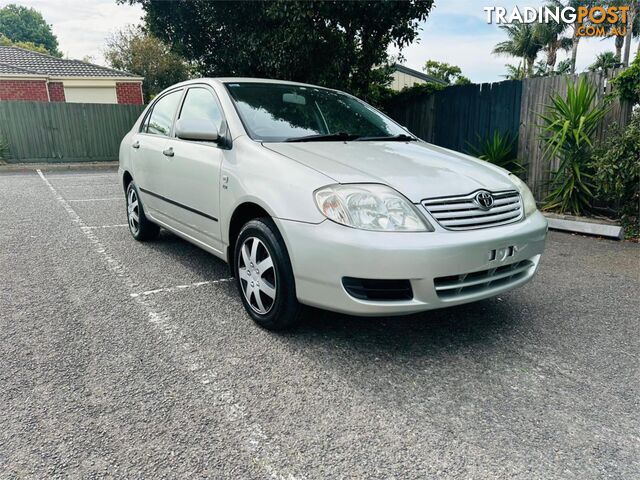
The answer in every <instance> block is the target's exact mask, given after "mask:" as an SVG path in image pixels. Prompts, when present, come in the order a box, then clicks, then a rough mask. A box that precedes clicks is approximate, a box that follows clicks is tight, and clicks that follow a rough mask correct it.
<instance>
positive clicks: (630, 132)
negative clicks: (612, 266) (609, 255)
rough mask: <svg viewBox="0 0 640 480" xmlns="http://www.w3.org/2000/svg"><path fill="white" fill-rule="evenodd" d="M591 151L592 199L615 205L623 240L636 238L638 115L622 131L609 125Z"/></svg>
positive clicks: (639, 227)
mask: <svg viewBox="0 0 640 480" xmlns="http://www.w3.org/2000/svg"><path fill="white" fill-rule="evenodd" d="M607 133H608V135H607V137H606V139H605V140H604V141H603V142H601V143H600V144H599V145H598V146H597V148H596V149H595V150H594V153H593V158H592V162H591V167H592V169H593V172H594V175H593V182H594V185H595V187H596V195H597V197H598V198H599V199H601V200H603V201H605V202H607V203H610V204H615V205H618V214H619V215H620V220H621V221H622V224H623V225H624V227H625V230H626V232H627V236H629V237H636V238H637V237H639V236H640V111H636V112H635V113H634V114H633V117H632V119H631V123H630V124H629V125H627V127H626V128H625V129H624V130H622V129H620V128H619V127H618V126H617V125H612V126H611V127H610V129H609V131H608V132H607Z"/></svg>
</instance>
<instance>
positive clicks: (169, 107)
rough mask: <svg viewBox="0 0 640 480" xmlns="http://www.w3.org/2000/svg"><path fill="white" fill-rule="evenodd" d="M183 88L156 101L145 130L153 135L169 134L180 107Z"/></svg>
mask: <svg viewBox="0 0 640 480" xmlns="http://www.w3.org/2000/svg"><path fill="white" fill-rule="evenodd" d="M181 96H182V90H178V91H176V92H171V93H169V94H167V95H165V96H164V97H162V98H161V99H160V100H158V101H157V102H156V104H155V105H154V106H153V110H152V111H151V115H150V116H149V120H148V123H146V125H144V127H143V131H144V132H145V133H150V134H152V135H165V136H169V133H170V132H171V125H173V117H174V115H175V113H176V109H177V108H178V103H179V102H180V97H181Z"/></svg>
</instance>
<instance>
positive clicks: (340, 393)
mask: <svg viewBox="0 0 640 480" xmlns="http://www.w3.org/2000/svg"><path fill="white" fill-rule="evenodd" d="M639 334H640V246H639V245H637V244H631V243H625V242H615V241H610V240H603V239H597V238H588V237H581V236H575V235H570V234H565V233H557V232H551V233H550V235H549V240H548V245H547V251H546V252H545V255H544V256H543V259H542V262H541V266H540V269H539V272H538V274H537V276H536V278H535V279H534V280H533V281H532V282H531V283H529V284H527V285H526V286H524V287H522V288H519V289H517V290H515V291H512V292H510V293H508V294H505V295H502V296H500V297H498V298H494V299H490V300H486V301H482V302H478V303H473V304H469V305H465V306H460V307H454V308H449V309H445V310H438V311H432V312H427V313H424V314H420V315H414V316H410V317H396V318H354V317H347V316H343V315H337V314H333V313H328V312H323V311H319V310H310V311H309V312H308V313H307V314H306V317H305V319H304V322H303V324H302V325H301V327H300V328H299V329H297V330H296V331H293V332H289V333H286V334H275V333H269V332H267V331H264V330H261V329H260V328H258V327H256V326H255V325H254V324H253V323H252V321H251V320H250V319H249V317H248V316H247V315H246V314H245V312H244V310H243V308H242V304H241V302H240V300H239V297H238V293H237V291H236V288H235V284H234V283H233V282H231V281H229V275H228V271H227V267H226V265H224V263H223V262H221V261H220V260H218V259H216V258H215V257H213V256H211V255H209V254H207V253H205V252H204V251H202V250H199V249H198V248H196V247H194V246H192V245H190V244H188V243H186V242H184V241H182V240H181V239H179V238H177V237H176V236H174V235H171V234H169V233H167V232H164V231H163V232H162V234H161V236H160V238H159V239H158V240H157V241H154V242H151V243H138V242H136V241H134V240H133V239H132V238H131V236H130V234H129V232H128V230H127V227H126V215H125V205H124V196H123V193H122V189H121V187H120V185H119V183H118V179H117V175H116V172H115V171H113V170H104V169H103V170H97V171H92V170H79V171H52V172H46V171H45V172H43V173H41V174H38V173H37V172H33V171H32V172H5V173H0V478H103V477H109V478H231V479H243V478H251V479H253V478H256V479H262V478H274V479H304V478H306V479H320V478H323V479H324V478H331V479H334V478H385V479H388V478H397V479H411V478H420V479H422V478H465V479H467V478H509V479H513V478H523V479H524V478H526V479H529V478H540V479H567V478H579V479H591V478H615V479H635V478H640V335H639Z"/></svg>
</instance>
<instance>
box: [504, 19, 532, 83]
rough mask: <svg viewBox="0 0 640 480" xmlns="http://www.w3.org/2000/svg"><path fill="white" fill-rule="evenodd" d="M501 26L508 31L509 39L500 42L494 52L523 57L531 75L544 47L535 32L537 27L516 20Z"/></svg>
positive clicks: (527, 74)
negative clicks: (539, 53)
mask: <svg viewBox="0 0 640 480" xmlns="http://www.w3.org/2000/svg"><path fill="white" fill-rule="evenodd" d="M500 28H501V29H502V30H504V31H505V32H507V35H508V37H509V40H505V41H504V42H500V43H498V44H497V45H496V46H495V48H494V49H493V53H497V54H498V55H510V56H512V57H518V58H522V60H523V61H524V71H525V72H526V76H531V74H532V73H533V64H534V63H535V61H536V57H537V56H538V52H540V50H541V49H542V44H541V43H540V39H539V38H538V36H537V35H536V33H535V27H534V26H533V25H532V24H529V23H518V22H516V23H512V24H510V25H502V26H500Z"/></svg>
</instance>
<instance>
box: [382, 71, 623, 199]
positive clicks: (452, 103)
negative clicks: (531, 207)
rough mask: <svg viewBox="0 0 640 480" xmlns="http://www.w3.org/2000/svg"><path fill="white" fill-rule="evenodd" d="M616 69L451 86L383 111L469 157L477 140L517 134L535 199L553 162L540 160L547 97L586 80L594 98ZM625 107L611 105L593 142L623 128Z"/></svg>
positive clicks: (541, 193) (600, 95) (545, 184)
mask: <svg viewBox="0 0 640 480" xmlns="http://www.w3.org/2000/svg"><path fill="white" fill-rule="evenodd" d="M620 71H621V70H619V69H618V70H611V71H609V73H608V74H604V73H601V72H594V73H584V74H580V75H574V76H555V77H542V78H531V79H526V80H524V81H513V80H510V81H504V82H498V83H492V84H486V83H484V84H481V85H463V86H452V87H448V88H445V89H444V90H440V91H437V92H434V93H432V94H429V95H424V96H422V97H418V98H413V99H412V100H411V101H410V102H405V103H398V104H396V105H392V106H391V107H388V110H389V115H390V116H391V117H392V118H394V119H395V120H396V121H398V122H399V123H401V124H402V125H404V126H405V127H407V128H408V129H409V130H411V131H412V132H413V133H414V134H416V135H417V136H419V137H420V138H422V139H423V140H426V141H427V142H430V143H434V144H436V145H440V146H442V147H446V148H450V149H452V150H457V151H460V152H465V153H467V152H469V146H470V145H476V144H477V142H478V137H484V138H486V137H488V136H490V135H492V134H493V132H494V131H495V130H499V131H500V132H502V133H506V132H510V133H512V134H513V135H518V152H517V155H518V158H520V159H521V160H523V161H524V162H525V163H526V164H527V178H526V180H527V183H528V184H529V186H530V187H531V190H532V191H533V193H534V195H535V196H536V198H537V199H538V200H541V199H543V198H544V197H545V196H546V195H547V193H548V191H549V176H550V171H551V170H552V169H554V168H557V162H550V161H548V160H547V159H544V158H543V157H542V143H541V140H540V130H539V128H538V127H537V124H538V123H539V117H538V116H539V115H540V114H541V113H543V112H544V110H545V109H546V107H547V105H548V104H549V103H550V101H549V95H550V94H551V93H554V92H557V93H560V94H565V93H566V91H567V81H571V82H577V81H578V80H579V79H580V77H586V78H587V79H588V80H589V81H590V82H592V84H593V85H595V86H596V88H597V91H598V99H602V98H603V97H604V95H605V94H607V93H610V92H611V85H610V82H609V80H610V79H611V78H612V77H614V76H616V75H617V74H618V73H620ZM631 110H632V105H631V104H630V103H629V102H622V103H621V102H619V101H618V100H613V101H612V103H611V105H610V110H609V113H608V114H607V117H606V118H605V120H604V121H603V122H602V124H601V126H600V128H599V129H598V132H597V133H596V139H597V140H598V139H601V138H603V136H604V135H605V133H606V131H607V126H608V125H610V124H611V123H613V122H616V123H618V124H619V125H621V126H626V125H627V123H628V122H629V119H630V118H631Z"/></svg>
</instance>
